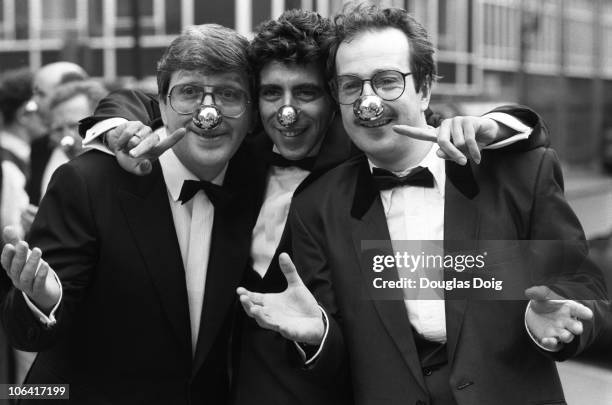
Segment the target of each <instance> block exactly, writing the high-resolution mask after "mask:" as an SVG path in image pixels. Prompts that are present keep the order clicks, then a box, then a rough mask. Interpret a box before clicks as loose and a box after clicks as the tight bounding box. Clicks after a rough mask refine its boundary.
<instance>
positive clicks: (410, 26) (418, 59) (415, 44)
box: [327, 3, 438, 92]
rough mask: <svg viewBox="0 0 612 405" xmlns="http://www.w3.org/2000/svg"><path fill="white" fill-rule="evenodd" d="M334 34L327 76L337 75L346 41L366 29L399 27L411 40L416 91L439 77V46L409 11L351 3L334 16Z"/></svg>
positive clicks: (331, 41)
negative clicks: (341, 45)
mask: <svg viewBox="0 0 612 405" xmlns="http://www.w3.org/2000/svg"><path fill="white" fill-rule="evenodd" d="M334 27H335V31H334V35H333V36H332V37H331V38H330V42H329V56H328V59H327V75H328V77H329V78H333V77H334V76H335V75H336V54H337V53H338V47H339V46H340V44H341V43H342V42H346V41H350V40H351V39H353V38H355V37H356V36H357V35H358V34H360V33H362V32H364V31H376V30H382V29H385V28H397V29H398V30H400V31H402V32H403V33H404V34H406V37H407V38H408V42H409V43H410V69H411V71H412V74H413V77H414V87H415V90H416V91H417V92H418V91H421V90H423V89H424V88H428V89H430V88H431V85H432V83H433V82H434V81H435V80H436V79H437V77H438V76H437V68H436V63H435V62H434V58H433V56H434V53H435V48H434V46H433V44H432V43H431V41H430V39H429V35H428V33H427V30H426V29H425V27H423V25H421V23H419V22H418V21H417V20H416V19H414V17H412V16H411V15H410V14H408V12H407V11H406V10H403V9H400V8H379V7H377V6H375V5H368V4H357V3H347V4H346V5H345V6H344V9H343V10H342V12H341V13H340V14H338V15H337V16H335V17H334Z"/></svg>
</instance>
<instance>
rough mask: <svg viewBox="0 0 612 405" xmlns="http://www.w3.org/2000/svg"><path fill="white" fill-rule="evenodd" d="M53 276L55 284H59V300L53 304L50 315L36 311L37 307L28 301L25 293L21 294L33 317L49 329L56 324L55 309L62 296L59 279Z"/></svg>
mask: <svg viewBox="0 0 612 405" xmlns="http://www.w3.org/2000/svg"><path fill="white" fill-rule="evenodd" d="M53 276H55V281H57V284H59V288H60V296H59V299H58V300H57V304H55V306H54V307H53V309H51V313H49V316H47V315H45V314H44V313H43V312H42V311H41V310H40V309H38V307H37V306H36V305H35V304H34V303H33V302H32V301H31V300H30V298H29V297H28V296H27V295H26V293H24V292H22V293H21V294H23V299H24V300H25V302H26V305H27V306H28V307H29V308H30V310H31V311H32V313H33V314H34V316H35V317H36V318H37V319H38V320H39V321H40V323H42V324H43V325H45V326H46V327H47V328H51V327H52V326H54V325H55V324H56V323H57V319H55V312H56V311H57V308H58V307H59V305H60V303H61V302H62V296H63V295H64V290H63V289H62V283H61V282H60V279H59V277H58V276H57V273H55V272H53Z"/></svg>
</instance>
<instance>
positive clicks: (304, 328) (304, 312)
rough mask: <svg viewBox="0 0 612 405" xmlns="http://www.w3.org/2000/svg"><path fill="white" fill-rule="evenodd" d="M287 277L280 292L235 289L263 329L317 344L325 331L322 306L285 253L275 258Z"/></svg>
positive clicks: (245, 306)
mask: <svg viewBox="0 0 612 405" xmlns="http://www.w3.org/2000/svg"><path fill="white" fill-rule="evenodd" d="M278 261H279V264H280V268H281V270H282V272H283V274H284V275H285V278H286V279H287V289H286V290H285V291H283V292H282V293H269V294H262V293H256V292H251V291H248V290H247V289H245V288H243V287H239V288H238V289H237V290H236V292H237V293H238V295H239V297H240V303H241V304H242V307H243V308H244V310H245V312H246V313H247V315H249V316H250V317H251V318H253V319H255V321H257V324H258V325H259V326H261V327H262V328H265V329H270V330H273V331H276V332H278V333H280V334H281V335H282V336H283V337H285V338H286V339H289V340H293V341H296V342H302V343H307V344H310V345H314V346H317V345H320V344H321V341H322V340H323V335H324V333H325V325H324V322H323V318H322V314H321V309H320V308H319V305H318V304H317V301H316V299H315V298H314V296H313V295H312V293H311V292H310V291H309V290H308V288H306V286H305V285H304V283H303V282H302V279H301V278H300V276H299V275H298V273H297V269H296V268H295V265H294V264H293V262H292V261H291V258H290V257H289V255H288V254H287V253H281V255H280V256H279V258H278Z"/></svg>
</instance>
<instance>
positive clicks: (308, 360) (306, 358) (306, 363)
mask: <svg viewBox="0 0 612 405" xmlns="http://www.w3.org/2000/svg"><path fill="white" fill-rule="evenodd" d="M319 309H320V310H321V314H322V317H323V323H324V324H325V332H324V333H323V340H321V344H320V345H319V346H315V347H316V349H317V350H316V351H315V353H314V354H312V355H310V356H309V355H308V354H307V353H306V351H305V350H304V348H303V347H302V345H301V344H300V343H298V342H293V343H294V344H295V347H296V348H297V351H298V353H299V355H300V357H301V358H302V360H303V361H304V366H305V367H308V366H311V365H312V364H314V363H315V362H316V361H317V359H318V358H319V355H320V354H321V351H322V350H323V347H324V346H325V341H326V340H327V335H328V332H329V319H328V317H327V313H325V310H324V309H323V308H322V307H321V306H319ZM310 347H312V348H313V350H314V348H315V347H313V346H310Z"/></svg>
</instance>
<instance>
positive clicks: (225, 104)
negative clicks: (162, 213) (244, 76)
mask: <svg viewBox="0 0 612 405" xmlns="http://www.w3.org/2000/svg"><path fill="white" fill-rule="evenodd" d="M207 88H209V89H211V88H212V90H210V91H209V90H206V89H205V88H204V87H201V86H196V85H193V84H178V85H176V86H174V87H172V89H170V93H169V94H168V99H169V100H170V107H172V109H173V110H174V111H176V112H177V113H179V114H182V115H187V114H193V113H194V112H196V110H197V109H198V108H200V106H201V105H202V104H203V102H204V97H205V96H206V95H207V94H210V95H211V96H212V97H213V102H214V104H215V105H216V106H217V108H219V110H221V114H223V115H224V116H226V117H229V118H238V117H240V116H241V115H242V114H243V113H244V112H245V111H246V109H247V105H248V104H249V103H250V101H249V99H248V96H247V93H246V92H245V91H243V90H241V89H237V88H235V87H230V86H218V87H217V86H210V87H208V86H207Z"/></svg>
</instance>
